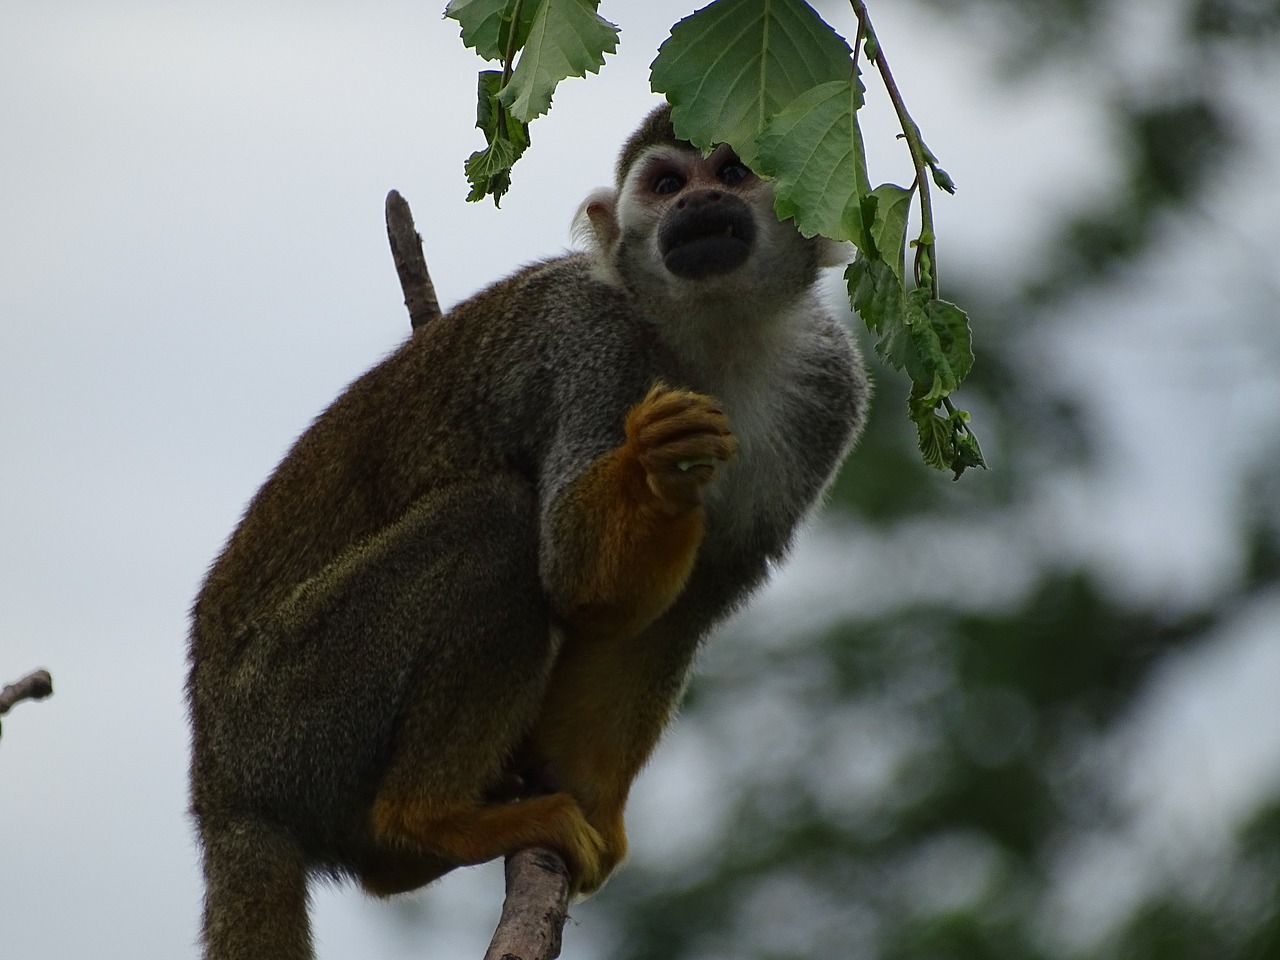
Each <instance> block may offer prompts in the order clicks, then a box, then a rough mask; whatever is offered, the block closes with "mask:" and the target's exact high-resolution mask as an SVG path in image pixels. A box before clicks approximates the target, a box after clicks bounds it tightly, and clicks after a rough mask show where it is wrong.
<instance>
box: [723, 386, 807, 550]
mask: <svg viewBox="0 0 1280 960" xmlns="http://www.w3.org/2000/svg"><path fill="white" fill-rule="evenodd" d="M719 399H720V401H721V402H722V403H723V404H724V406H725V412H726V413H727V414H728V415H729V422H730V426H731V428H732V429H733V432H734V435H735V436H736V437H737V439H738V453H737V456H735V457H734V459H733V460H731V461H730V462H729V463H727V464H725V465H724V466H723V467H721V468H720V471H719V473H718V474H717V476H716V478H715V480H714V481H713V482H712V484H711V487H710V489H709V490H708V492H707V512H708V531H707V532H708V536H710V537H712V538H714V539H715V540H716V541H719V542H720V543H721V544H722V545H723V546H725V547H727V548H729V549H732V550H750V551H757V552H764V553H767V554H774V553H778V552H781V551H782V550H783V549H784V548H785V546H786V543H787V541H788V540H789V539H790V537H791V533H792V530H793V529H794V527H795V525H796V523H797V522H798V521H799V519H800V517H801V516H802V515H803V513H804V511H805V509H806V508H807V506H808V502H807V498H806V496H805V491H804V489H803V487H804V484H803V472H802V471H801V470H798V469H797V467H798V464H797V460H796V456H795V451H794V450H793V449H792V447H791V442H792V438H793V436H794V432H795V431H794V427H795V417H796V410H795V404H794V401H793V400H792V399H791V398H790V396H789V391H787V390H786V389H785V385H770V386H767V387H756V388H755V389H750V390H739V391H732V390H724V389H722V390H721V392H720V395H719Z"/></svg>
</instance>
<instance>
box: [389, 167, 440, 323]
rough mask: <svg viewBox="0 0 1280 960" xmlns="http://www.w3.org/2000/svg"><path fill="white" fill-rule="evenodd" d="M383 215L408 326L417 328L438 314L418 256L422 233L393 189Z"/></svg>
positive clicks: (422, 260)
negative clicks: (385, 218) (406, 309)
mask: <svg viewBox="0 0 1280 960" xmlns="http://www.w3.org/2000/svg"><path fill="white" fill-rule="evenodd" d="M386 217H387V240H388V242H389V243H390V244H391V257H392V259H393V260H395V263H396V273H397V274H398V275H399V277H400V289H401V290H403V291H404V305H405V306H406V307H408V308H409V325H410V326H411V327H412V328H413V329H414V330H417V329H418V328H419V327H421V326H423V325H425V324H428V323H430V322H431V321H432V320H435V319H436V318H437V317H439V316H440V302H439V301H438V300H437V299H436V288H435V284H433V283H432V282H431V274H429V273H427V261H426V258H425V257H424V256H423V255H422V236H421V235H420V234H419V233H418V231H417V230H416V229H415V228H414V225H413V214H412V213H411V212H410V211H409V204H408V202H406V201H405V199H404V197H402V196H400V193H399V192H398V191H396V190H392V191H391V192H390V193H388V194H387V205H386Z"/></svg>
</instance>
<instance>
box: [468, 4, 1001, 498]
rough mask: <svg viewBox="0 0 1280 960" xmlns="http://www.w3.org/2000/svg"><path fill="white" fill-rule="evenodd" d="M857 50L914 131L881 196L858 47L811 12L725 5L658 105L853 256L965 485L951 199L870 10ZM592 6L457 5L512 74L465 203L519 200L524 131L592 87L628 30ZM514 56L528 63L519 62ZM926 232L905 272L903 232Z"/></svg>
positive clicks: (678, 33)
mask: <svg viewBox="0 0 1280 960" xmlns="http://www.w3.org/2000/svg"><path fill="white" fill-rule="evenodd" d="M852 6H853V8H854V10H855V12H856V14H857V26H856V30H857V37H858V40H859V41H865V43H863V44H862V46H864V48H865V51H866V55H867V58H868V59H869V60H870V61H872V62H873V63H874V64H875V65H876V66H877V68H878V69H879V72H880V75H881V77H882V78H883V79H884V82H885V84H886V88H887V89H888V91H889V94H890V97H891V99H892V100H893V103H894V107H895V109H896V111H897V113H898V116H899V119H900V121H901V123H902V127H903V134H904V138H905V140H906V142H907V145H908V147H909V149H910V152H911V160H912V165H913V167H914V170H915V180H914V182H913V183H912V185H911V186H909V187H902V186H899V185H897V184H893V183H883V184H880V185H878V186H876V187H872V185H871V182H870V179H869V176H868V173H867V162H866V153H865V150H864V147H863V141H862V133H861V130H860V129H859V127H858V117H857V114H858V110H859V109H860V108H861V107H862V105H863V94H864V90H865V88H864V86H863V83H862V79H861V71H860V69H859V65H858V62H857V54H856V53H855V48H856V47H857V46H858V45H859V44H857V43H855V47H854V48H851V47H850V46H849V44H848V43H847V42H846V41H845V40H844V39H843V38H842V37H841V36H840V35H839V34H837V33H836V32H835V30H834V29H832V27H831V26H830V25H829V24H827V23H826V22H825V21H824V20H823V19H822V18H821V17H819V16H818V15H817V13H815V12H814V10H813V9H812V8H811V7H810V6H809V5H808V4H807V3H804V2H802V0H716V2H714V3H711V4H710V5H708V6H706V7H704V8H703V9H701V10H699V11H698V12H697V13H695V14H693V15H692V16H690V17H687V18H685V19H684V20H681V21H680V22H679V23H677V24H676V25H675V26H674V27H673V28H672V31H671V36H670V38H669V39H668V40H667V41H666V42H665V43H664V44H663V45H662V47H661V48H660V49H659V51H658V56H657V59H655V60H654V62H653V65H652V76H651V79H652V84H653V89H654V90H655V91H656V92H658V93H662V94H664V95H665V96H666V97H667V100H668V101H669V102H670V103H671V104H672V123H673V124H674V126H675V129H676V133H677V135H678V136H680V137H682V138H683V139H686V140H688V141H689V142H691V143H693V144H694V145H695V146H697V147H699V148H701V149H703V150H710V149H711V148H712V147H713V146H714V145H715V144H719V143H727V144H730V145H731V146H732V147H733V148H734V149H735V150H736V151H737V152H738V155H739V156H740V157H742V159H743V161H744V162H745V163H746V164H747V165H748V166H749V167H751V168H752V169H753V170H754V171H756V172H757V173H758V174H760V175H761V176H765V177H769V178H771V179H773V180H774V181H775V182H776V184H777V200H776V210H777V213H778V216H779V217H781V218H784V219H786V218H790V219H792V220H793V221H794V222H795V224H796V226H797V227H798V228H799V230H800V231H801V233H803V234H804V235H805V236H814V235H819V234H820V235H822V236H825V237H829V238H831V239H833V240H840V241H851V242H852V243H853V244H854V245H855V246H856V247H857V249H858V255H857V258H856V259H855V261H854V263H853V264H852V265H851V266H850V267H849V269H848V271H847V273H846V280H847V282H848V286H849V294H850V300H851V302H852V304H853V306H854V309H856V310H857V311H858V313H859V315H860V316H861V317H862V319H863V321H864V322H865V323H866V324H867V326H868V328H869V329H870V330H871V331H872V333H874V334H875V336H876V347H875V348H876V351H877V353H878V354H879V355H880V356H881V357H882V358H883V359H884V360H885V361H886V362H887V363H888V364H889V365H890V366H891V367H893V368H894V369H896V370H901V371H903V372H905V373H906V374H907V376H908V377H910V379H911V391H910V398H909V403H908V409H909V414H910V417H911V419H912V421H913V422H914V423H915V425H916V430H917V434H918V438H919V445H920V450H921V453H922V455H923V457H924V459H925V462H927V463H929V464H930V465H931V466H935V467H938V468H940V469H951V470H953V471H954V472H955V476H956V477H959V476H960V474H961V473H963V472H964V470H965V469H966V468H968V467H974V466H985V464H984V463H983V458H982V453H981V451H980V449H979V447H978V442H977V439H976V437H975V436H974V434H973V433H972V431H971V430H970V429H969V425H968V423H969V415H968V414H967V413H966V412H965V411H963V410H958V409H956V408H955V407H954V406H953V404H952V402H951V400H950V396H951V394H952V393H954V392H955V391H956V389H957V388H958V387H959V386H960V383H961V381H963V380H964V378H965V376H966V375H967V374H968V372H969V369H970V368H971V367H972V365H973V351H972V347H971V342H970V332H969V323H968V318H967V317H966V315H965V313H964V311H962V310H961V309H960V308H959V307H957V306H956V305H955V304H953V303H949V302H947V301H945V300H942V299H941V298H940V297H939V295H938V284H937V277H936V271H935V269H934V262H935V255H934V232H933V222H932V208H931V205H930V200H929V182H928V181H929V180H930V179H932V181H933V182H934V183H935V184H937V185H938V186H939V187H941V188H942V189H944V190H947V191H952V190H954V185H953V184H952V183H951V179H950V177H948V176H947V174H946V172H945V171H943V170H942V169H941V167H939V166H938V163H937V160H936V158H935V157H934V156H933V154H932V153H931V152H930V151H929V150H928V148H927V147H926V146H925V144H924V142H923V140H922V139H921V137H920V131H919V129H918V128H917V127H916V125H915V123H914V121H912V120H911V118H910V116H909V115H908V114H907V112H906V108H905V106H904V105H903V103H902V100H901V97H900V96H899V95H898V92H897V88H896V85H895V84H894V82H893V78H892V74H891V73H890V72H889V69H888V64H887V62H886V61H885V58H884V53H883V51H882V50H881V48H880V44H879V42H878V40H877V39H876V37H875V33H874V31H873V30H872V28H871V24H870V21H869V19H868V16H867V11H866V8H865V6H864V4H863V3H862V0H852ZM595 8H596V3H595V2H593V0H454V2H452V3H450V4H449V7H448V9H447V11H446V15H447V16H450V17H453V18H454V19H456V20H458V21H459V23H460V24H462V27H463V42H464V43H465V44H466V45H467V46H470V47H473V48H475V49H476V51H477V52H478V53H480V55H481V56H483V57H485V58H486V59H490V60H496V61H500V62H501V63H502V70H501V71H485V72H483V73H481V75H480V94H479V100H480V102H479V108H478V111H477V113H478V123H477V125H478V126H479V127H480V128H481V129H482V130H483V131H484V133H485V136H486V138H487V140H488V142H489V146H488V148H487V149H486V150H484V151H481V152H478V153H476V154H473V155H472V157H471V158H470V160H468V162H467V176H468V179H469V181H470V182H471V185H472V191H471V195H470V197H469V199H472V200H478V199H481V198H482V197H484V196H485V195H486V194H492V195H493V196H494V199H495V201H496V200H497V199H498V198H500V197H501V195H502V193H503V192H505V191H506V189H507V188H508V187H509V185H510V171H511V166H512V164H514V162H515V161H516V159H518V158H519V156H520V154H521V153H522V152H523V151H524V149H525V148H526V147H527V146H528V143H529V136H528V127H527V124H528V122H529V121H530V120H532V119H533V118H534V117H536V116H538V115H540V114H541V113H543V112H545V111H546V110H547V108H548V107H549V105H550V102H551V96H552V93H553V92H554V89H555V86H556V84H557V83H558V82H559V81H560V80H561V79H564V78H565V77H568V76H583V75H585V73H586V72H587V71H591V72H595V71H596V70H597V69H598V68H599V66H600V65H601V64H602V63H603V60H604V54H605V53H606V52H612V51H613V49H614V48H615V47H616V43H617V28H616V27H614V26H613V25H612V24H609V23H608V22H607V21H604V20H602V19H601V18H600V17H599V16H598V15H597V14H596V12H595ZM517 54H518V60H517V59H516V57H517ZM917 199H918V202H919V204H920V211H921V218H920V219H921V226H920V232H919V234H918V236H917V237H915V238H914V239H913V240H912V241H911V243H910V245H911V246H912V247H913V248H914V249H915V257H914V266H913V269H912V270H911V271H910V273H908V271H907V270H906V266H905V252H906V249H907V245H908V241H907V224H908V219H909V214H910V210H911V207H912V203H913V201H916V200H917Z"/></svg>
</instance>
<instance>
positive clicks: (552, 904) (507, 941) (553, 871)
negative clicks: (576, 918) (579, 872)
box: [484, 847, 569, 960]
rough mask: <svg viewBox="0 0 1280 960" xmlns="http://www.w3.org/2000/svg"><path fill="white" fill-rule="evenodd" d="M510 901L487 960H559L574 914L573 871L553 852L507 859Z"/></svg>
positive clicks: (529, 852)
mask: <svg viewBox="0 0 1280 960" xmlns="http://www.w3.org/2000/svg"><path fill="white" fill-rule="evenodd" d="M506 874H507V898H506V900H504V901H503V903H502V917H501V918H500V919H499V920H498V927H497V929H496V930H494V931H493V940H492V941H491V942H490V943H489V950H488V952H487V953H485V955H484V960H555V958H556V957H558V956H560V937H561V934H562V933H563V932H564V922H565V920H566V919H567V918H568V916H569V868H568V867H566V866H565V862H564V859H563V858H562V857H561V856H560V855H559V854H558V853H554V852H553V851H551V850H547V849H544V848H541V847H533V848H531V849H528V850H521V851H519V852H518V853H513V854H512V855H511V856H509V857H507V862H506Z"/></svg>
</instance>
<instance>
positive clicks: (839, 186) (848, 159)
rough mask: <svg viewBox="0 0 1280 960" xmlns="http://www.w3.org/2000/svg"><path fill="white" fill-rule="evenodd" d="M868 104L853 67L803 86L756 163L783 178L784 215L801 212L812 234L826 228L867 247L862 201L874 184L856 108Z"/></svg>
mask: <svg viewBox="0 0 1280 960" xmlns="http://www.w3.org/2000/svg"><path fill="white" fill-rule="evenodd" d="M861 106H862V82H861V80H859V79H858V78H857V77H855V76H853V74H852V73H850V75H849V76H847V77H845V79H843V80H833V81H831V82H829V83H824V84H822V85H821V86H817V87H814V88H813V89H812V90H808V91H806V92H805V93H802V94H801V95H800V96H798V97H796V98H795V99H794V100H792V101H791V103H790V104H788V105H787V106H786V107H785V108H784V109H783V110H781V111H780V112H779V113H777V114H775V115H774V116H773V117H771V118H770V119H769V120H768V122H767V123H766V124H765V127H764V130H763V132H762V133H761V134H760V137H759V139H758V140H757V153H756V156H755V158H754V161H753V162H751V163H749V164H748V166H750V167H752V169H753V170H755V171H756V173H759V174H760V175H761V176H765V177H771V178H773V179H774V180H776V181H777V183H776V198H775V201H774V209H775V210H776V211H777V214H778V218H779V219H780V220H785V219H787V218H788V217H791V218H793V219H794V220H795V224H796V227H797V228H799V230H800V232H801V233H803V234H804V235H805V236H806V237H811V236H813V235H814V234H819V233H820V234H822V235H823V236H824V237H830V238H831V239H833V240H852V241H853V242H854V243H855V244H857V245H858V247H859V248H861V249H867V248H868V247H869V246H870V243H871V241H870V236H871V234H870V233H869V232H868V226H869V221H868V220H866V218H865V217H864V215H863V202H862V201H863V199H864V198H865V197H867V196H868V195H870V193H871V184H870V183H869V182H868V180H867V158H866V153H865V151H864V150H863V145H862V132H861V131H860V130H859V129H858V122H857V118H856V116H855V111H857V109H858V108H859V107H861ZM744 159H745V158H744Z"/></svg>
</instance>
